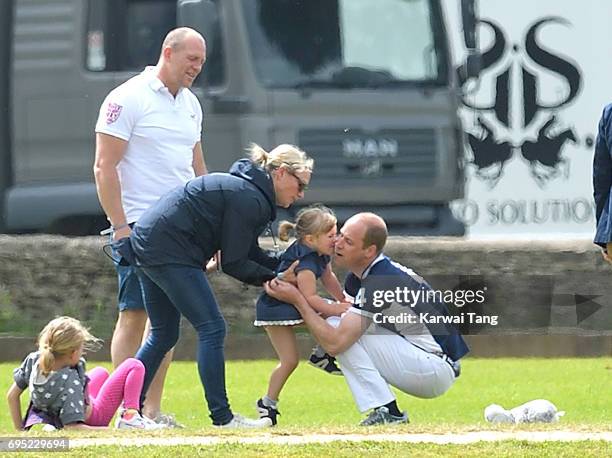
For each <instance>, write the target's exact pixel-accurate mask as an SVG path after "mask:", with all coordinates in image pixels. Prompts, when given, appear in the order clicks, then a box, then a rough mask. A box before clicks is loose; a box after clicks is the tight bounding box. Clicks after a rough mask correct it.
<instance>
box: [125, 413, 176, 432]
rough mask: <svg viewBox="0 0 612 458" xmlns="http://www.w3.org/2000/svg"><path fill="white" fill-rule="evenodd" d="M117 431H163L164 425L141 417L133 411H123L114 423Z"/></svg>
mask: <svg viewBox="0 0 612 458" xmlns="http://www.w3.org/2000/svg"><path fill="white" fill-rule="evenodd" d="M115 428H117V429H163V428H165V426H164V425H160V424H158V423H155V422H154V421H152V420H149V419H148V418H145V417H143V416H142V415H140V414H139V413H138V411H135V410H124V411H123V412H122V413H121V414H120V415H119V417H118V418H117V421H116V422H115Z"/></svg>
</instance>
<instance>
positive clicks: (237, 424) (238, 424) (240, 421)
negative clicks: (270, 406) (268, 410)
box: [215, 413, 272, 428]
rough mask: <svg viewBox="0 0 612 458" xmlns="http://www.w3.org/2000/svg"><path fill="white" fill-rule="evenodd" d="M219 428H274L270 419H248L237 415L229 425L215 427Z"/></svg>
mask: <svg viewBox="0 0 612 458" xmlns="http://www.w3.org/2000/svg"><path fill="white" fill-rule="evenodd" d="M215 426H217V428H269V427H270V426H272V420H271V419H270V418H269V417H263V418H257V419H252V418H246V417H243V416H242V415H240V414H237V413H235V414H234V418H232V419H231V420H230V421H229V423H226V424H224V425H215Z"/></svg>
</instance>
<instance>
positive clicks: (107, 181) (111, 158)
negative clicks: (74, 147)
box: [93, 133, 130, 240]
mask: <svg viewBox="0 0 612 458" xmlns="http://www.w3.org/2000/svg"><path fill="white" fill-rule="evenodd" d="M126 148H127V142H126V141H125V140H122V139H120V138H117V137H113V136H112V135H108V134H102V133H97V134H96V159H95V162H94V169H93V171H94V177H95V179H96V190H97V191H98V199H100V205H102V209H103V210H104V213H106V216H107V217H108V219H109V220H110V222H111V224H112V225H113V226H114V227H120V226H123V225H125V224H127V223H129V221H126V218H125V212H124V211H123V206H122V205H121V183H120V182H119V174H118V173H117V165H118V164H119V162H120V161H121V159H123V155H124V154H125V150H126ZM128 235H130V228H129V227H124V228H122V229H119V230H117V231H116V232H115V234H114V238H115V240H118V239H120V238H123V237H127V236H128Z"/></svg>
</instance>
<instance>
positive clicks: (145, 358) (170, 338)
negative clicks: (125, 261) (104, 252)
mask: <svg viewBox="0 0 612 458" xmlns="http://www.w3.org/2000/svg"><path fill="white" fill-rule="evenodd" d="M138 275H139V276H140V280H141V284H142V287H143V293H144V298H145V306H146V309H147V314H148V315H149V320H150V321H151V332H150V333H149V335H148V336H147V338H146V340H145V342H144V344H143V345H142V347H140V349H139V350H138V352H137V353H136V358H137V359H139V360H140V361H142V363H143V364H144V367H145V369H146V373H145V379H144V385H143V389H142V395H141V404H142V405H144V403H145V395H146V393H147V392H148V389H149V387H150V386H151V383H152V381H153V378H154V377H155V375H156V373H157V370H158V368H159V367H160V365H161V362H162V360H163V359H164V357H165V356H166V353H168V351H170V350H171V349H172V348H173V347H174V345H176V342H177V341H178V337H179V332H180V321H181V314H180V312H179V311H178V310H177V309H176V308H175V307H174V304H173V303H172V301H171V300H170V298H168V296H167V295H166V293H165V292H164V291H163V290H162V289H161V288H160V287H159V286H158V285H157V284H156V283H155V282H154V281H152V280H151V279H150V278H149V277H148V274H147V270H145V269H139V271H138Z"/></svg>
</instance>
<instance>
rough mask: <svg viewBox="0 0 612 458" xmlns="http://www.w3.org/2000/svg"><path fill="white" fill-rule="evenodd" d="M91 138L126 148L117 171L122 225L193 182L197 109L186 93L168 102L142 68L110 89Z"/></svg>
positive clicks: (158, 83)
mask: <svg viewBox="0 0 612 458" xmlns="http://www.w3.org/2000/svg"><path fill="white" fill-rule="evenodd" d="M96 132H99V133H104V134H108V135H112V136H114V137H117V138H120V139H122V140H126V141H127V142H128V145H127V149H126V151H125V155H124V156H123V159H122V160H121V162H119V164H118V166H117V171H118V173H119V180H120V183H121V202H122V204H123V210H124V212H125V215H126V218H127V221H128V222H129V223H132V222H134V221H137V220H138V218H139V217H140V215H141V214H142V213H143V212H144V211H145V210H146V209H147V208H149V207H150V206H151V204H153V203H155V202H156V201H157V200H158V199H159V198H160V197H161V196H162V195H164V194H165V193H167V192H168V191H170V190H171V189H173V188H175V187H177V186H180V185H182V184H184V183H185V182H187V181H188V180H190V179H191V178H193V177H194V176H195V174H194V171H193V148H194V146H195V145H196V143H197V142H199V141H200V139H201V134H202V107H201V106H200V102H199V101H198V99H197V97H196V96H195V95H194V94H193V93H192V92H191V91H190V90H189V89H186V88H182V89H180V90H179V92H178V93H177V95H176V98H175V97H173V96H172V94H171V93H170V91H168V88H167V87H165V86H164V84H163V83H162V82H161V81H160V80H159V78H157V74H156V72H155V67H147V68H145V70H144V71H143V72H142V73H140V74H139V75H136V76H134V77H133V78H131V79H129V80H128V81H126V82H125V83H123V84H122V85H120V86H118V87H117V88H115V89H113V90H112V91H111V92H110V93H109V94H108V96H107V97H106V99H105V100H104V102H103V103H102V106H101V107H100V113H99V116H98V122H97V123H96Z"/></svg>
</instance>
